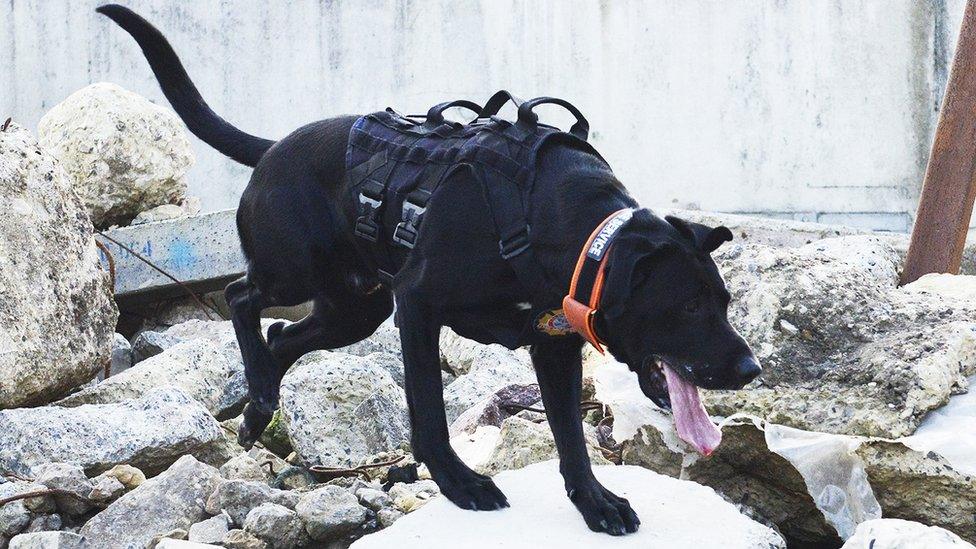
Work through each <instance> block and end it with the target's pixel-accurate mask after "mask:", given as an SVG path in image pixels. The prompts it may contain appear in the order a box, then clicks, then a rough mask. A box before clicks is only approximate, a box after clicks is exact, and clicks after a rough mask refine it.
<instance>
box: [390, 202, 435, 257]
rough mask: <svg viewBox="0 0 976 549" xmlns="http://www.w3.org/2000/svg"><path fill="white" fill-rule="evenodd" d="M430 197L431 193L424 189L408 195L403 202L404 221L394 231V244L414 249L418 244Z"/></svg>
mask: <svg viewBox="0 0 976 549" xmlns="http://www.w3.org/2000/svg"><path fill="white" fill-rule="evenodd" d="M430 196H431V194H430V192H429V191H427V190H424V189H416V190H414V191H413V192H411V193H410V194H408V195H407V197H406V198H405V199H404V201H403V215H402V219H403V221H401V222H400V223H398V224H397V226H396V229H395V230H394V231H393V242H396V243H397V244H400V245H401V246H404V247H405V248H408V249H411V250H412V249H413V247H414V246H415V245H416V243H417V233H418V232H419V231H420V229H419V225H420V220H421V218H422V217H423V215H424V212H426V211H427V202H428V201H429V200H430Z"/></svg>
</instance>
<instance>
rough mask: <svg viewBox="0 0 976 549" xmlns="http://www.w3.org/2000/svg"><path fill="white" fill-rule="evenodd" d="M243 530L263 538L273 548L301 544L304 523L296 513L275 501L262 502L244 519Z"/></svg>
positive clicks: (285, 548)
mask: <svg viewBox="0 0 976 549" xmlns="http://www.w3.org/2000/svg"><path fill="white" fill-rule="evenodd" d="M244 530H246V531H247V532H250V533H251V534H254V535H255V536H257V537H258V538H260V539H262V540H264V541H265V542H266V543H267V544H268V545H270V546H271V547H272V548H273V549H293V548H295V547H298V546H300V545H303V539H304V537H305V525H304V524H303V523H302V521H301V520H300V519H299V518H298V514H296V513H295V511H292V510H291V509H288V508H287V507H283V506H281V505H278V504H277V503H262V504H261V505H259V506H257V507H255V508H254V509H251V512H250V513H248V514H247V518H246V519H244Z"/></svg>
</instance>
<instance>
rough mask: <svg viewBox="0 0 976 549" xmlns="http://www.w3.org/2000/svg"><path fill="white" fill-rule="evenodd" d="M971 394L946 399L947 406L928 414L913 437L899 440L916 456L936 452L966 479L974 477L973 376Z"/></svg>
mask: <svg viewBox="0 0 976 549" xmlns="http://www.w3.org/2000/svg"><path fill="white" fill-rule="evenodd" d="M969 386H970V390H969V392H968V393H966V394H962V395H956V396H954V397H951V398H950V399H949V404H947V405H945V406H943V407H942V408H939V409H938V410H933V411H932V412H929V415H928V416H926V417H925V419H924V420H923V421H922V424H921V425H919V427H918V429H917V430H916V431H915V434H913V435H912V436H909V437H904V438H901V439H898V442H901V443H902V444H904V445H905V446H908V447H909V448H911V449H912V450H915V451H918V452H930V451H931V452H935V453H937V454H939V455H941V456H942V457H944V458H946V460H947V461H948V462H949V464H950V465H952V467H953V468H954V469H955V470H957V471H959V472H960V473H963V474H966V475H976V376H973V377H971V378H969Z"/></svg>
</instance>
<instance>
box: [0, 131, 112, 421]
mask: <svg viewBox="0 0 976 549" xmlns="http://www.w3.org/2000/svg"><path fill="white" fill-rule="evenodd" d="M0 212H3V215H2V216H0V289H2V297H0V409H2V408H11V407H17V406H32V405H37V404H43V403H45V402H49V401H50V400H53V399H55V398H58V397H60V396H63V395H65V394H67V393H68V392H69V391H70V390H72V389H74V388H75V387H78V386H80V385H82V384H83V383H85V382H86V381H88V380H90V379H92V378H93V377H95V375H96V373H97V372H98V371H99V370H101V369H102V366H103V364H104V362H105V361H107V360H109V352H110V350H111V348H112V336H113V334H114V332H115V322H116V320H117V318H118V310H117V308H116V306H115V301H114V299H113V298H112V288H111V287H110V283H109V279H108V275H107V273H106V272H105V271H104V270H103V269H102V267H101V266H100V264H99V261H98V250H97V248H96V247H95V240H94V239H93V238H92V225H91V221H89V219H88V215H87V214H86V213H85V209H84V206H83V205H82V204H81V202H80V201H79V199H78V197H77V195H75V193H74V191H73V190H72V188H71V181H70V179H69V178H68V177H67V176H66V175H65V173H64V170H62V169H61V167H60V165H59V164H58V162H57V161H56V160H55V159H54V157H52V156H51V155H50V154H48V153H47V152H45V151H44V150H43V149H41V148H40V147H38V145H37V141H35V140H34V138H33V137H32V136H31V135H30V133H29V132H28V131H27V130H25V129H24V128H21V127H20V126H17V125H11V126H10V127H9V128H7V131H5V132H0Z"/></svg>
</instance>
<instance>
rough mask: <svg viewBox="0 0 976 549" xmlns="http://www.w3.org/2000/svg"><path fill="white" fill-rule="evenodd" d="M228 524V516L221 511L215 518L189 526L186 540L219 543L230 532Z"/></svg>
mask: <svg viewBox="0 0 976 549" xmlns="http://www.w3.org/2000/svg"><path fill="white" fill-rule="evenodd" d="M230 524H231V522H230V516H229V515H228V514H227V513H225V512H223V511H221V512H220V514H219V515H217V516H215V517H210V518H208V519H207V520H203V521H200V522H198V523H196V524H194V525H192V526H190V531H189V535H188V536H187V539H189V540H190V541H192V542H196V543H220V542H222V541H223V540H224V538H225V537H226V536H227V532H229V531H230Z"/></svg>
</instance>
